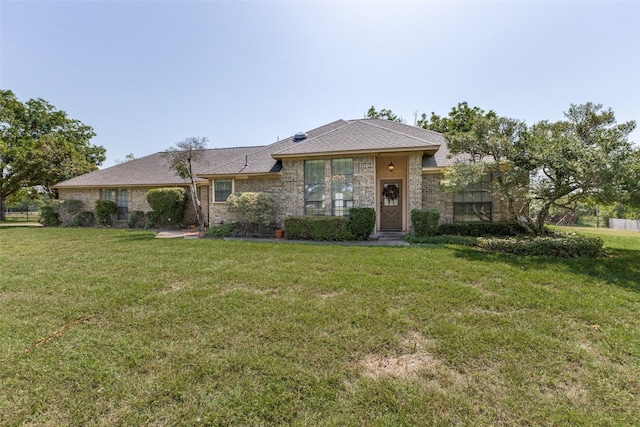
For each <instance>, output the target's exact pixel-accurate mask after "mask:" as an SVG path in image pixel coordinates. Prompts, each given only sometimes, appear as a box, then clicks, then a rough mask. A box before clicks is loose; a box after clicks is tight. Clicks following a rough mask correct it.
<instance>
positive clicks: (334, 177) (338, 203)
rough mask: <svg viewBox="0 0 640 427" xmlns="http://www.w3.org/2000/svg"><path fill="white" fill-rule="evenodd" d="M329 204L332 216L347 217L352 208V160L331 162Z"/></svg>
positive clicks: (334, 160)
mask: <svg viewBox="0 0 640 427" xmlns="http://www.w3.org/2000/svg"><path fill="white" fill-rule="evenodd" d="M331 202H332V206H331V210H332V214H333V215H335V216H347V215H349V208H351V207H353V159H333V160H331Z"/></svg>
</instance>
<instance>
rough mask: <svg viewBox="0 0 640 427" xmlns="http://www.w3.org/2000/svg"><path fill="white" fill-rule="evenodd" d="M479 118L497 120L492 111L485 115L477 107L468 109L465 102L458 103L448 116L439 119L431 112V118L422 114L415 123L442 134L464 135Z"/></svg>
mask: <svg viewBox="0 0 640 427" xmlns="http://www.w3.org/2000/svg"><path fill="white" fill-rule="evenodd" d="M481 117H484V118H487V119H494V118H497V115H496V113H495V112H494V111H493V110H490V111H489V112H487V113H485V111H484V110H483V109H481V108H479V107H469V104H467V103H466V102H460V103H459V104H458V105H457V106H455V107H453V108H452V109H451V111H450V112H449V115H448V116H444V117H440V116H439V115H437V114H436V113H434V112H431V116H430V117H427V115H426V114H424V113H423V114H422V118H421V119H420V120H418V121H417V123H416V126H418V127H420V128H423V129H429V130H433V131H436V132H440V133H443V134H452V133H464V132H470V131H471V130H472V129H473V127H474V125H475V123H476V122H477V121H478V119H479V118H481Z"/></svg>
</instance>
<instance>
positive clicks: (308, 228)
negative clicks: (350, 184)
mask: <svg viewBox="0 0 640 427" xmlns="http://www.w3.org/2000/svg"><path fill="white" fill-rule="evenodd" d="M348 222H349V221H348V220H347V218H344V217H341V216H307V215H296V216H289V217H287V218H285V220H284V229H285V233H286V236H287V239H294V240H328V241H344V240H353V239H354V237H353V234H351V232H350V231H349V228H348Z"/></svg>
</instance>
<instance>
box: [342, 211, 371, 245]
mask: <svg viewBox="0 0 640 427" xmlns="http://www.w3.org/2000/svg"><path fill="white" fill-rule="evenodd" d="M348 226H349V231H350V232H351V234H352V235H353V237H354V238H355V239H356V240H367V239H368V238H369V236H371V233H373V230H374V228H375V226H376V211H375V209H373V208H351V209H349V222H348Z"/></svg>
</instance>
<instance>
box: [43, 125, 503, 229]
mask: <svg viewBox="0 0 640 427" xmlns="http://www.w3.org/2000/svg"><path fill="white" fill-rule="evenodd" d="M448 154H449V152H448V150H447V142H446V139H445V138H444V136H443V135H441V134H440V133H437V132H433V131H430V130H425V129H420V128H417V127H414V126H409V125H406V124H402V123H396V122H392V121H388V120H381V119H358V120H337V121H335V122H333V123H329V124H327V125H324V126H321V127H319V128H316V129H313V130H310V131H307V132H300V133H297V134H296V135H294V136H293V137H290V138H286V139H282V140H279V141H278V142H275V143H273V144H271V145H265V146H252V147H237V148H218V149H208V150H206V151H205V153H204V156H203V159H202V161H200V162H199V163H198V164H197V165H196V168H195V172H196V175H197V177H198V181H197V186H198V190H199V196H200V199H201V202H202V206H203V207H204V210H205V215H206V221H207V223H208V224H214V223H219V222H223V221H225V220H227V219H228V214H227V212H226V199H227V197H228V196H229V195H230V194H231V193H232V192H243V191H264V192H269V193H272V194H273V195H274V196H275V200H276V224H277V225H279V226H282V224H283V222H284V218H286V217H287V216H290V215H347V214H348V210H349V208H350V207H373V208H374V209H375V210H376V231H378V232H379V231H392V230H393V231H408V230H410V227H411V221H410V212H411V210H412V209H416V208H417V209H438V210H439V211H440V213H441V221H442V222H454V221H456V222H457V221H477V220H485V221H493V220H499V219H502V214H503V209H502V207H501V203H500V202H499V200H498V199H496V198H494V197H493V196H492V195H491V181H490V178H488V177H487V179H486V180H484V179H483V181H482V182H480V183H477V184H474V185H472V186H470V187H469V188H467V190H465V191H464V192H463V193H461V194H452V193H443V192H442V191H441V190H440V189H439V187H438V182H439V181H440V179H441V176H442V171H443V169H444V168H446V167H447V166H449V165H451V164H452V162H453V160H452V159H451V158H449V156H448ZM187 185H188V184H187V182H186V181H185V180H183V179H182V178H180V177H178V176H177V175H176V174H175V173H174V172H173V171H171V170H170V169H169V168H168V166H167V159H166V158H165V157H164V156H163V155H162V153H156V154H152V155H150V156H146V157H142V158H140V159H135V160H131V161H129V162H126V163H121V164H118V165H116V166H112V167H110V168H106V169H102V170H99V171H95V172H91V173H88V174H85V175H82V176H78V177H76V178H72V179H70V180H68V181H64V182H61V183H59V184H57V185H55V188H56V189H57V190H58V193H59V196H60V198H61V199H79V200H83V201H84V202H85V205H86V208H87V209H91V208H93V206H94V203H95V200H97V199H109V200H113V201H115V202H116V203H117V204H118V220H120V221H125V220H126V219H127V215H128V213H129V212H132V211H149V210H150V207H149V205H148V204H147V201H146V193H147V192H148V191H149V190H150V189H152V188H158V187H167V186H184V187H187ZM190 215H191V216H193V212H189V211H187V216H188V217H189V216H190Z"/></svg>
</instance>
